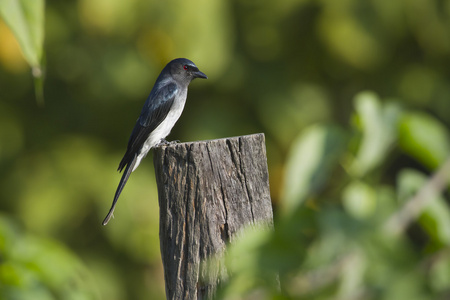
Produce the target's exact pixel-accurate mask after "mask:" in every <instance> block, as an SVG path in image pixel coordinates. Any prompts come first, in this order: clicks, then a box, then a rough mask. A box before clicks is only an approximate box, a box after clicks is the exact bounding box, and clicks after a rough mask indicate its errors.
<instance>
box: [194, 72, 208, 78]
mask: <svg viewBox="0 0 450 300" xmlns="http://www.w3.org/2000/svg"><path fill="white" fill-rule="evenodd" d="M193 74H194V78H205V79H208V76H206V74H205V73H203V72H202V71H196V72H194V73H193Z"/></svg>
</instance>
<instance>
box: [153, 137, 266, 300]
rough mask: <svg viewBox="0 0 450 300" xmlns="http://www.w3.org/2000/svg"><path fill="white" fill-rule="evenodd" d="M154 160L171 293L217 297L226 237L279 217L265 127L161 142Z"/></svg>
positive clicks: (230, 239) (182, 296) (174, 295)
mask: <svg viewBox="0 0 450 300" xmlns="http://www.w3.org/2000/svg"><path fill="white" fill-rule="evenodd" d="M154 165H155V173H156V181H157V185H158V196H159V207H160V231H159V235H160V246H161V256H162V260H163V265H164V277H165V282H166V296H167V299H210V298H212V297H213V295H214V292H215V290H216V288H217V285H218V284H219V283H220V282H221V281H223V280H226V278H227V276H228V274H227V273H228V272H227V270H226V267H225V266H224V265H223V261H222V260H221V259H217V258H218V257H219V258H220V256H221V255H223V254H224V252H225V251H226V247H227V244H228V243H232V242H233V240H234V239H235V238H236V237H237V234H238V233H239V231H240V229H242V228H243V227H244V226H246V225H249V224H253V225H254V224H259V223H267V224H270V225H272V222H273V216H272V204H271V200H270V190H269V174H268V170H267V158H266V149H265V142H264V134H254V135H248V136H240V137H233V138H225V139H219V140H210V141H201V142H192V143H181V144H173V145H167V146H161V147H158V148H155V153H154ZM210 258H215V259H213V260H211V261H209V263H208V266H205V264H202V262H204V261H205V260H207V259H210Z"/></svg>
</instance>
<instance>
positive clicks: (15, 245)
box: [0, 216, 98, 300]
mask: <svg viewBox="0 0 450 300" xmlns="http://www.w3.org/2000/svg"><path fill="white" fill-rule="evenodd" d="M0 257H1V260H0V286H1V287H2V288H1V289H0V299H20V300H28V299H30V300H31V299H49V300H50V299H79V300H84V299H86V300H87V299H98V295H97V294H96V292H95V289H94V287H95V285H94V284H93V283H92V282H91V281H90V280H89V279H90V278H89V277H90V275H89V273H88V272H87V269H86V268H85V267H84V266H83V265H82V263H81V261H80V260H79V259H78V258H77V257H76V256H75V255H74V254H73V253H72V252H71V251H69V250H68V249H66V248H65V247H64V246H63V245H61V244H60V243H58V242H56V241H54V240H52V239H45V238H41V237H38V236H33V235H30V234H26V233H23V232H21V231H20V230H18V229H17V226H16V225H15V224H14V222H13V221H12V220H10V219H7V218H6V217H4V216H0Z"/></svg>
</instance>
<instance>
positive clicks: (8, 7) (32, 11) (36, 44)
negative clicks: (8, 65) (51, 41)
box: [0, 0, 44, 73]
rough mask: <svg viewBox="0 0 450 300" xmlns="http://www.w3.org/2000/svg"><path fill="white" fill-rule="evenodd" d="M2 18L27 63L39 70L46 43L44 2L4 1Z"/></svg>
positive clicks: (33, 0) (1, 12) (42, 0)
mask: <svg viewBox="0 0 450 300" xmlns="http://www.w3.org/2000/svg"><path fill="white" fill-rule="evenodd" d="M0 16H1V17H2V18H3V20H5V23H6V24H8V26H9V27H10V28H11V31H12V32H13V33H14V35H15V37H16V39H17V41H18V42H19V45H20V47H21V49H22V52H23V55H24V56H25V59H26V60H27V62H28V63H29V64H30V65H31V67H33V68H39V67H40V65H41V64H40V63H41V59H42V47H43V43H44V0H2V1H0ZM33 73H35V72H33Z"/></svg>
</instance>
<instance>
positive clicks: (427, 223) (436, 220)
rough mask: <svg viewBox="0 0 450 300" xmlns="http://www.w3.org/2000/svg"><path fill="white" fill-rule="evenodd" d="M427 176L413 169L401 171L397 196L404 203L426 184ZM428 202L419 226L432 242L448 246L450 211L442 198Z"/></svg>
mask: <svg viewBox="0 0 450 300" xmlns="http://www.w3.org/2000/svg"><path fill="white" fill-rule="evenodd" d="M427 179H428V178H427V176H425V175H424V174H422V173H420V172H419V171H416V170H413V169H405V170H402V171H401V172H400V174H399V177H398V196H399V199H400V201H401V202H405V201H407V200H408V199H410V198H411V197H412V196H414V195H415V194H416V193H417V191H418V190H419V189H420V188H421V187H422V186H423V185H424V184H425V183H426V181H427ZM435 197H436V198H435V199H433V200H432V201H430V202H429V204H428V205H427V206H426V207H425V208H424V209H423V212H422V214H421V216H420V217H419V220H418V221H419V224H420V225H421V226H422V227H423V229H424V230H425V231H426V232H427V233H428V234H429V235H430V237H431V238H432V241H434V242H436V243H437V244H438V245H439V244H445V245H447V246H449V245H450V209H449V207H448V204H447V203H446V201H445V199H444V198H443V197H442V196H439V195H438V196H435Z"/></svg>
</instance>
